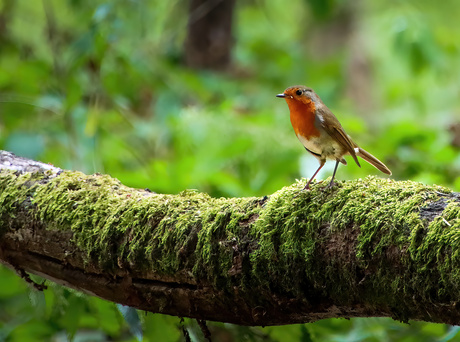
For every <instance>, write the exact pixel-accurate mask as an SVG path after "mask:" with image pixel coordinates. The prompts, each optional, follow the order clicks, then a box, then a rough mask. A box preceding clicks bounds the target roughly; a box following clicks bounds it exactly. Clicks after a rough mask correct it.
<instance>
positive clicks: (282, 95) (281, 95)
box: [276, 94, 286, 97]
mask: <svg viewBox="0 0 460 342" xmlns="http://www.w3.org/2000/svg"><path fill="white" fill-rule="evenodd" d="M276 97H286V95H284V94H278V95H276Z"/></svg>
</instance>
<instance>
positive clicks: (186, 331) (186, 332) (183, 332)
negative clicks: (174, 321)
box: [180, 317, 192, 342]
mask: <svg viewBox="0 0 460 342" xmlns="http://www.w3.org/2000/svg"><path fill="white" fill-rule="evenodd" d="M180 329H181V330H182V334H184V338H185V342H192V340H191V339H190V334H189V332H188V330H187V328H186V327H185V324H184V317H181V318H180Z"/></svg>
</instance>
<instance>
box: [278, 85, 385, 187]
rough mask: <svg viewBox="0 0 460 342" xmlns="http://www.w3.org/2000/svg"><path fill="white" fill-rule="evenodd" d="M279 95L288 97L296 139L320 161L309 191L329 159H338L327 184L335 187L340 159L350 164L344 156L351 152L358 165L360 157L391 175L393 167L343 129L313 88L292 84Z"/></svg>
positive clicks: (308, 185) (345, 163) (341, 161)
mask: <svg viewBox="0 0 460 342" xmlns="http://www.w3.org/2000/svg"><path fill="white" fill-rule="evenodd" d="M276 97H281V98H284V99H285V100H286V102H287V104H288V106H289V111H290V118H291V124H292V127H293V128H294V132H295V134H296V135H297V138H299V140H300V142H301V143H302V145H303V146H304V147H305V149H306V150H307V151H308V152H310V153H311V154H312V155H313V156H315V157H316V159H318V161H319V168H318V170H316V172H315V173H314V174H313V176H312V177H311V178H310V180H309V181H308V182H307V185H305V188H304V190H305V189H307V190H310V184H311V182H312V180H313V179H314V178H315V176H316V175H317V174H318V172H319V170H321V168H322V167H323V166H324V164H325V163H326V160H327V159H332V160H335V167H334V173H333V174H332V179H331V182H330V183H329V185H328V187H332V186H333V185H334V177H335V172H336V171H337V167H338V166H339V162H340V163H342V164H344V165H347V161H346V160H345V159H344V158H343V156H345V155H351V156H352V157H353V159H354V161H355V162H356V164H358V166H359V167H361V165H360V164H359V161H358V156H359V157H361V158H363V159H364V160H365V161H367V162H368V163H370V164H371V165H373V166H375V167H376V168H377V169H379V170H380V171H382V172H383V173H386V174H387V175H391V171H390V169H389V168H388V167H386V165H385V164H383V163H382V162H381V161H380V160H378V159H377V158H375V157H374V156H373V155H372V154H370V153H369V152H367V151H365V150H363V149H362V148H361V147H359V146H358V145H356V143H355V142H354V141H353V140H351V138H350V136H349V135H348V134H347V133H345V131H344V130H343V128H342V125H341V124H340V122H339V120H337V118H336V117H335V115H334V114H332V112H331V110H330V109H329V108H327V107H326V105H325V104H324V103H323V101H321V99H320V98H319V96H318V95H317V94H316V93H315V92H314V91H313V89H311V88H308V87H305V86H293V87H289V88H287V89H286V90H285V91H284V92H283V93H282V94H278V95H276Z"/></svg>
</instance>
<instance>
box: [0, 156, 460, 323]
mask: <svg viewBox="0 0 460 342" xmlns="http://www.w3.org/2000/svg"><path fill="white" fill-rule="evenodd" d="M302 187H303V184H294V185H293V186H291V187H287V188H284V189H282V190H280V191H278V192H276V193H274V194H273V195H271V196H269V197H266V198H230V199H225V198H219V199H216V198H211V197H209V196H208V195H206V194H202V193H198V192H195V191H184V192H182V193H180V194H178V195H159V194H154V193H152V192H149V191H146V190H137V189H131V188H128V187H125V186H123V185H122V184H121V183H120V182H119V181H117V180H115V179H113V178H110V177H108V176H104V175H90V176H88V175H84V174H82V173H78V172H70V171H62V170H60V169H58V168H55V167H52V166H49V165H47V164H40V163H37V162H34V161H27V160H25V159H23V158H20V159H19V160H17V157H16V156H14V155H12V154H10V153H7V152H1V153H0V261H1V262H2V263H4V264H6V265H8V266H10V267H12V268H14V269H17V270H24V271H26V272H30V273H33V274H37V275H40V276H42V277H44V278H47V279H50V280H52V281H55V282H57V283H59V284H62V285H64V286H68V287H72V288H74V289H77V290H80V291H83V292H86V293H88V294H91V295H96V296H99V297H101V298H104V299H107V300H110V301H114V302H117V303H121V304H124V305H129V306H132V307H135V308H138V309H142V310H146V311H151V312H157V313H164V314H169V315H175V316H182V317H194V318H198V319H206V320H213V321H221V322H230V323H236V324H242V325H264V326H266V325H279V324H293V323H303V322H311V321H315V320H318V319H322V318H330V317H368V316H374V317H376V316H389V317H393V318H396V319H400V320H403V321H406V320H408V319H416V320H425V321H431V322H444V323H449V324H459V323H460V311H459V310H458V304H457V303H458V302H460V295H459V293H460V291H459V288H460V275H458V272H457V270H458V269H459V266H460V256H459V255H458V254H459V253H458V252H457V251H458V247H459V244H460V233H459V232H460V229H459V228H460V201H459V195H458V194H455V193H452V192H450V191H449V190H448V189H445V188H441V187H430V186H424V185H421V184H418V183H414V182H394V181H391V180H383V179H374V178H367V179H366V180H359V181H352V182H342V183H339V185H338V187H335V188H333V189H332V190H326V191H322V190H321V189H320V186H318V185H314V186H312V188H313V189H312V191H309V192H301V193H299V189H301V188H302Z"/></svg>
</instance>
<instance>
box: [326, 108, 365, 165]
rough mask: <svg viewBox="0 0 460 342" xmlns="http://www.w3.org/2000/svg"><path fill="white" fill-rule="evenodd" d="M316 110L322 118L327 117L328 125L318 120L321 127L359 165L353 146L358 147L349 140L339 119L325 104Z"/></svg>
mask: <svg viewBox="0 0 460 342" xmlns="http://www.w3.org/2000/svg"><path fill="white" fill-rule="evenodd" d="M318 111H319V112H320V114H321V115H323V117H324V118H327V120H328V125H325V124H323V122H322V121H321V120H320V122H321V127H323V128H324V130H325V131H326V132H327V133H328V134H329V135H330V136H331V137H333V138H334V139H335V140H336V141H337V142H338V143H339V144H340V145H342V146H343V147H344V148H345V150H346V151H347V152H348V153H350V155H351V156H352V157H353V159H354V160H355V162H356V164H358V166H359V167H361V165H360V164H359V161H358V157H357V156H356V152H355V147H358V145H356V144H355V143H354V142H353V140H351V138H350V137H349V136H348V134H347V133H345V131H344V130H343V128H342V125H341V124H340V122H339V120H337V118H336V117H335V115H334V114H333V113H332V112H331V111H330V110H329V108H327V107H326V106H324V107H322V108H318Z"/></svg>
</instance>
